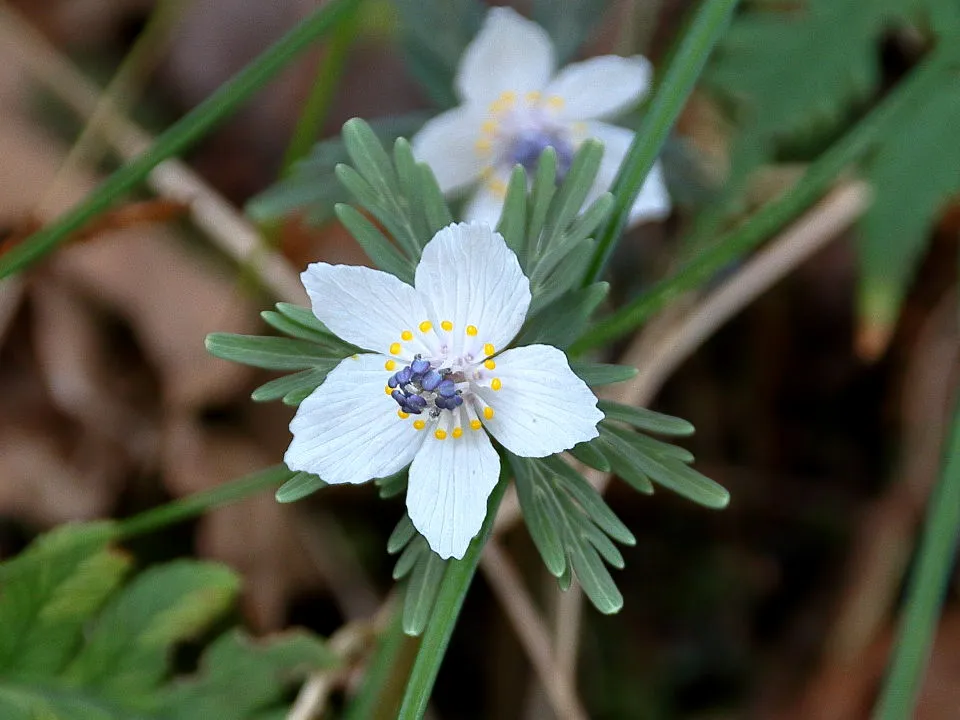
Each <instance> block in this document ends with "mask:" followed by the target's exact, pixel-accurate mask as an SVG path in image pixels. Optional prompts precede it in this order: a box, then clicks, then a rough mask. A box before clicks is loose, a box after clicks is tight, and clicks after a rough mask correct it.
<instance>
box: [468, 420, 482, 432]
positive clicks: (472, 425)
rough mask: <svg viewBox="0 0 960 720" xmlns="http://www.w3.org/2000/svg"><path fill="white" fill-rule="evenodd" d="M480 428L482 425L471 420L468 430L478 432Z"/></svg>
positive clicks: (477, 421)
mask: <svg viewBox="0 0 960 720" xmlns="http://www.w3.org/2000/svg"><path fill="white" fill-rule="evenodd" d="M481 427H483V424H482V423H481V422H480V421H479V420H471V421H470V429H471V430H479V429H480V428H481Z"/></svg>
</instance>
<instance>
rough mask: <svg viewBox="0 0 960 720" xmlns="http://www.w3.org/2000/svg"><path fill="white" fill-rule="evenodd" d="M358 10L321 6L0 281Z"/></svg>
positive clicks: (11, 262) (336, 1)
mask: <svg viewBox="0 0 960 720" xmlns="http://www.w3.org/2000/svg"><path fill="white" fill-rule="evenodd" d="M358 5H359V0H330V2H328V3H324V5H323V6H322V7H321V8H319V9H318V10H317V11H315V12H314V13H313V14H312V15H311V16H309V17H308V18H307V19H305V20H304V21H303V22H301V23H300V24H299V25H297V26H296V27H295V28H294V29H293V30H291V31H290V32H289V33H287V34H286V35H285V36H284V37H283V38H281V39H280V40H279V41H278V42H277V43H276V44H274V45H273V46H272V47H270V48H269V49H268V50H267V51H266V52H264V53H263V54H261V55H260V56H259V57H258V58H257V59H256V60H254V61H253V62H252V63H250V64H249V65H247V67H245V68H244V69H243V70H241V71H240V72H239V73H237V74H236V75H235V76H234V77H233V78H232V79H231V80H230V81H229V82H227V83H225V84H224V85H222V86H221V87H220V88H219V89H218V90H217V91H216V92H214V93H213V94H212V95H211V96H210V97H208V98H207V99H206V100H205V101H204V102H202V103H200V105H198V106H197V107H196V108H194V109H193V110H191V111H190V112H189V113H187V114H186V115H184V116H183V118H181V119H180V120H179V121H177V122H176V123H174V124H173V125H171V126H170V127H169V128H168V129H167V130H166V131H165V132H164V133H163V134H161V135H160V136H159V137H157V139H156V142H154V144H153V145H152V146H151V147H150V149H149V150H147V151H146V152H145V153H143V155H141V156H140V157H138V158H137V159H135V160H133V161H132V162H130V163H127V164H126V165H124V166H123V167H121V168H120V169H119V170H117V171H116V172H115V173H113V174H112V175H111V176H110V177H109V178H108V179H107V180H106V181H104V182H103V183H102V184H101V185H100V187H98V188H97V189H96V190H95V191H93V192H92V193H91V194H90V195H88V196H87V197H86V199H84V200H83V201H82V202H80V203H78V204H77V205H76V206H75V207H74V208H73V209H71V210H70V211H68V212H66V213H65V214H64V215H63V216H62V217H61V218H60V219H59V220H57V221H56V222H54V223H53V224H51V225H49V226H48V227H46V228H44V229H42V230H40V231H39V232H36V233H34V234H33V235H31V236H30V237H28V238H27V239H26V240H25V241H24V242H22V243H21V244H20V245H17V246H15V247H14V248H13V249H12V250H10V251H9V252H8V253H5V254H4V255H3V256H0V278H3V277H7V276H8V275H11V274H13V273H15V272H18V271H20V270H23V269H24V268H26V267H28V266H29V265H32V264H33V263H35V262H37V261H38V260H40V258H42V257H43V256H44V255H46V254H47V253H49V252H51V251H53V250H54V249H56V248H57V246H59V245H60V244H61V243H62V242H64V241H65V240H66V239H67V238H68V237H70V234H71V233H73V232H74V231H76V230H78V229H80V228H81V227H83V226H84V225H86V223H88V222H89V221H90V220H91V219H93V218H94V217H96V216H97V215H98V214H100V213H101V212H103V211H104V210H106V209H107V208H109V207H110V205H111V204H112V203H113V202H114V201H115V200H116V199H117V198H118V197H120V196H121V195H123V194H124V193H126V192H128V191H129V190H132V189H133V188H135V187H136V186H137V185H138V184H139V183H140V182H141V181H143V180H144V178H146V177H147V175H148V174H149V173H150V171H151V170H153V168H155V167H156V166H157V165H159V164H160V163H161V162H163V161H164V160H167V159H169V158H171V157H173V156H174V155H178V154H180V153H182V152H183V151H184V150H186V149H187V148H189V147H190V146H191V145H193V144H194V143H195V142H197V141H198V140H200V139H201V138H202V137H204V136H205V135H206V134H207V133H209V132H210V131H211V130H212V129H213V128H214V127H216V126H217V125H218V124H219V123H220V122H222V121H223V120H225V119H226V118H228V117H230V116H231V115H233V113H234V112H236V111H237V109H239V107H240V106H241V105H242V104H243V103H244V102H246V101H247V100H248V99H249V98H250V97H251V96H252V95H253V94H254V93H256V92H257V91H258V90H260V89H261V88H262V87H263V86H264V85H266V84H267V83H268V82H269V81H270V80H272V79H273V78H274V77H275V76H276V75H277V74H278V73H279V72H280V71H281V70H283V69H284V68H285V67H287V65H289V64H290V62H291V61H292V60H293V59H295V58H296V57H297V56H298V55H299V54H300V53H301V52H303V51H304V50H306V49H307V48H308V47H310V45H311V44H312V43H313V42H314V41H315V40H317V39H318V38H320V37H323V36H324V35H326V34H328V33H329V32H331V31H332V30H334V29H335V28H336V27H338V26H339V24H340V23H341V22H343V21H344V20H345V19H347V18H349V17H351V16H352V15H353V13H354V12H355V10H356V7H357V6H358Z"/></svg>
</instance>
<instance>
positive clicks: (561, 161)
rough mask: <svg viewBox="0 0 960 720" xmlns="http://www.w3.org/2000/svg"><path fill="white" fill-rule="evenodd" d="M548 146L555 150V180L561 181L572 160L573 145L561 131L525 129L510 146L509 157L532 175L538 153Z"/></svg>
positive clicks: (537, 159)
mask: <svg viewBox="0 0 960 720" xmlns="http://www.w3.org/2000/svg"><path fill="white" fill-rule="evenodd" d="M548 147H552V148H553V149H554V150H555V151H556V152H557V182H558V183H559V182H562V181H563V178H564V177H565V176H566V174H567V171H568V170H570V165H571V163H572V162H573V147H572V145H571V144H570V142H569V141H568V140H567V139H566V138H565V137H563V135H562V134H561V133H556V132H545V131H542V130H526V131H524V132H521V133H519V134H518V135H517V137H516V138H515V139H514V141H513V146H512V147H511V148H510V159H511V161H513V162H514V163H516V164H519V165H523V167H524V168H525V169H526V170H527V173H528V174H530V175H532V174H533V173H534V172H536V170H537V163H538V162H539V160H540V155H541V154H542V153H543V151H544V150H546V149H547V148H548Z"/></svg>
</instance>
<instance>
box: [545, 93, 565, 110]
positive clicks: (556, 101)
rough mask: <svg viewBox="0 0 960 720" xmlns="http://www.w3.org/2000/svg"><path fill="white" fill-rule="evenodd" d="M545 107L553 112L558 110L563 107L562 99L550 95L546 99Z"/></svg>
mask: <svg viewBox="0 0 960 720" xmlns="http://www.w3.org/2000/svg"><path fill="white" fill-rule="evenodd" d="M547 106H548V107H550V108H552V109H553V110H559V109H560V108H562V107H563V106H564V101H563V98H562V97H560V96H559V95H551V96H550V97H548V98H547Z"/></svg>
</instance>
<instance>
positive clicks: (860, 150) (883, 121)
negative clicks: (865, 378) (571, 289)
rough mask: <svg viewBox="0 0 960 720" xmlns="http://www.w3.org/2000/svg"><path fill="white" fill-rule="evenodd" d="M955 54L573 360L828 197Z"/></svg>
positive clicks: (930, 62) (604, 324)
mask: <svg viewBox="0 0 960 720" xmlns="http://www.w3.org/2000/svg"><path fill="white" fill-rule="evenodd" d="M956 54H957V53H956V51H953V52H951V51H949V50H943V51H942V50H940V49H937V50H935V51H934V52H933V54H932V55H931V57H929V58H928V59H926V60H924V61H923V63H922V65H921V66H920V67H919V68H918V69H917V70H915V71H914V72H913V73H911V75H910V77H909V78H908V79H907V80H905V81H903V82H902V83H901V84H900V85H899V86H898V87H897V88H896V89H895V90H894V91H893V92H891V93H890V94H889V95H888V96H887V98H886V99H885V100H884V101H883V102H882V103H881V104H880V105H878V106H877V107H876V108H875V109H874V110H873V111H872V112H871V113H870V114H869V115H867V117H866V118H864V119H863V120H862V121H861V122H860V123H859V124H857V125H856V126H855V127H854V128H853V129H852V130H850V131H849V132H848V133H847V134H846V135H844V136H843V137H842V138H841V139H840V140H839V141H837V142H836V143H835V144H834V145H833V146H831V148H830V149H829V150H827V151H826V152H825V153H824V154H823V155H821V156H820V157H819V158H818V159H817V160H816V161H815V162H813V163H812V164H811V165H810V166H809V167H808V168H807V171H806V172H805V173H804V175H803V177H802V178H800V180H799V181H798V182H797V184H796V185H794V186H793V188H792V189H791V190H789V191H788V192H786V193H784V194H783V195H782V196H781V197H780V198H778V199H777V200H774V201H772V202H769V203H767V204H766V205H764V206H763V208H761V209H760V210H759V211H757V212H756V213H755V214H754V215H753V216H751V217H750V218H749V219H748V220H746V221H745V222H744V223H743V224H742V225H741V226H740V227H739V228H737V229H735V230H733V231H731V232H729V233H727V234H726V235H724V236H723V237H722V238H721V239H720V240H718V241H717V242H715V243H714V244H713V245H712V246H711V247H709V248H707V249H705V250H703V251H702V252H700V253H699V254H698V255H697V256H696V257H695V258H694V259H693V260H691V261H690V262H689V263H687V264H686V265H685V266H684V267H682V268H681V269H680V270H679V271H678V272H677V273H676V274H674V275H673V276H671V277H669V278H667V279H666V280H663V281H661V282H660V283H658V284H657V285H656V286H654V287H653V288H652V289H651V290H650V291H649V292H647V293H644V294H643V295H641V296H639V297H638V298H636V299H635V300H633V301H632V302H630V303H627V304H626V305H624V306H623V307H622V308H620V309H619V310H617V311H616V312H615V313H613V314H612V315H610V316H609V317H607V318H604V319H603V320H601V321H599V322H597V323H596V324H594V325H593V326H592V327H591V328H590V329H589V330H588V331H587V332H586V333H585V334H584V335H583V337H581V338H580V339H579V340H577V342H576V343H574V344H573V345H572V346H571V347H570V350H569V352H570V353H571V354H574V355H576V354H579V353H583V352H584V351H586V350H589V349H591V348H596V347H599V346H601V345H605V344H607V343H609V342H611V341H613V340H616V339H618V338H621V337H623V336H625V335H628V334H629V333H631V332H633V330H634V329H635V328H637V327H639V326H640V325H641V324H643V323H644V322H645V321H646V320H647V319H648V318H649V317H651V316H652V315H654V314H655V313H657V312H659V311H660V310H661V309H663V308H664V307H665V306H666V305H667V304H668V303H670V302H671V301H673V300H674V299H675V298H677V297H678V296H679V295H682V294H683V293H685V292H688V291H690V290H694V289H696V288H697V287H699V286H700V285H702V284H703V283H705V282H707V281H708V280H709V279H710V278H712V277H713V276H714V274H716V273H717V272H718V271H719V270H721V269H722V268H724V267H726V266H728V265H729V264H730V263H732V262H735V261H736V260H737V259H739V258H740V257H742V256H743V255H745V254H746V253H748V252H749V251H751V250H752V249H754V248H755V247H757V246H759V245H760V244H761V243H762V242H763V241H764V240H766V239H767V238H768V237H770V236H771V235H772V234H774V233H775V232H776V231H778V230H779V229H780V228H781V227H783V226H784V225H786V224H787V223H789V222H790V221H792V220H793V219H794V218H796V217H797V216H799V215H800V214H801V213H803V212H804V211H805V210H807V208H809V207H810V206H811V205H813V204H814V203H815V202H817V201H818V200H819V199H820V198H821V197H823V195H825V194H826V192H827V191H828V190H829V189H830V188H831V186H832V185H833V183H834V182H835V181H836V179H837V177H838V176H839V175H840V174H841V173H842V172H843V171H844V170H845V169H846V168H847V166H849V165H851V164H852V163H855V162H857V161H858V160H860V159H861V158H862V157H863V156H864V155H865V154H866V153H867V152H868V151H869V150H871V149H872V148H873V147H874V146H875V144H876V143H877V141H879V140H880V139H882V138H883V136H884V135H885V134H886V133H887V132H889V130H890V129H891V128H892V127H893V126H895V124H896V122H897V120H898V118H899V115H900V111H901V110H902V109H903V108H905V107H909V106H911V105H913V104H914V103H915V102H917V101H918V99H919V98H922V97H924V96H925V95H926V94H927V93H929V92H930V91H932V90H936V89H937V88H938V87H941V83H942V81H943V76H944V70H945V69H946V68H947V67H948V65H949V63H950V62H952V61H953V60H954V59H955V56H956Z"/></svg>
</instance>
